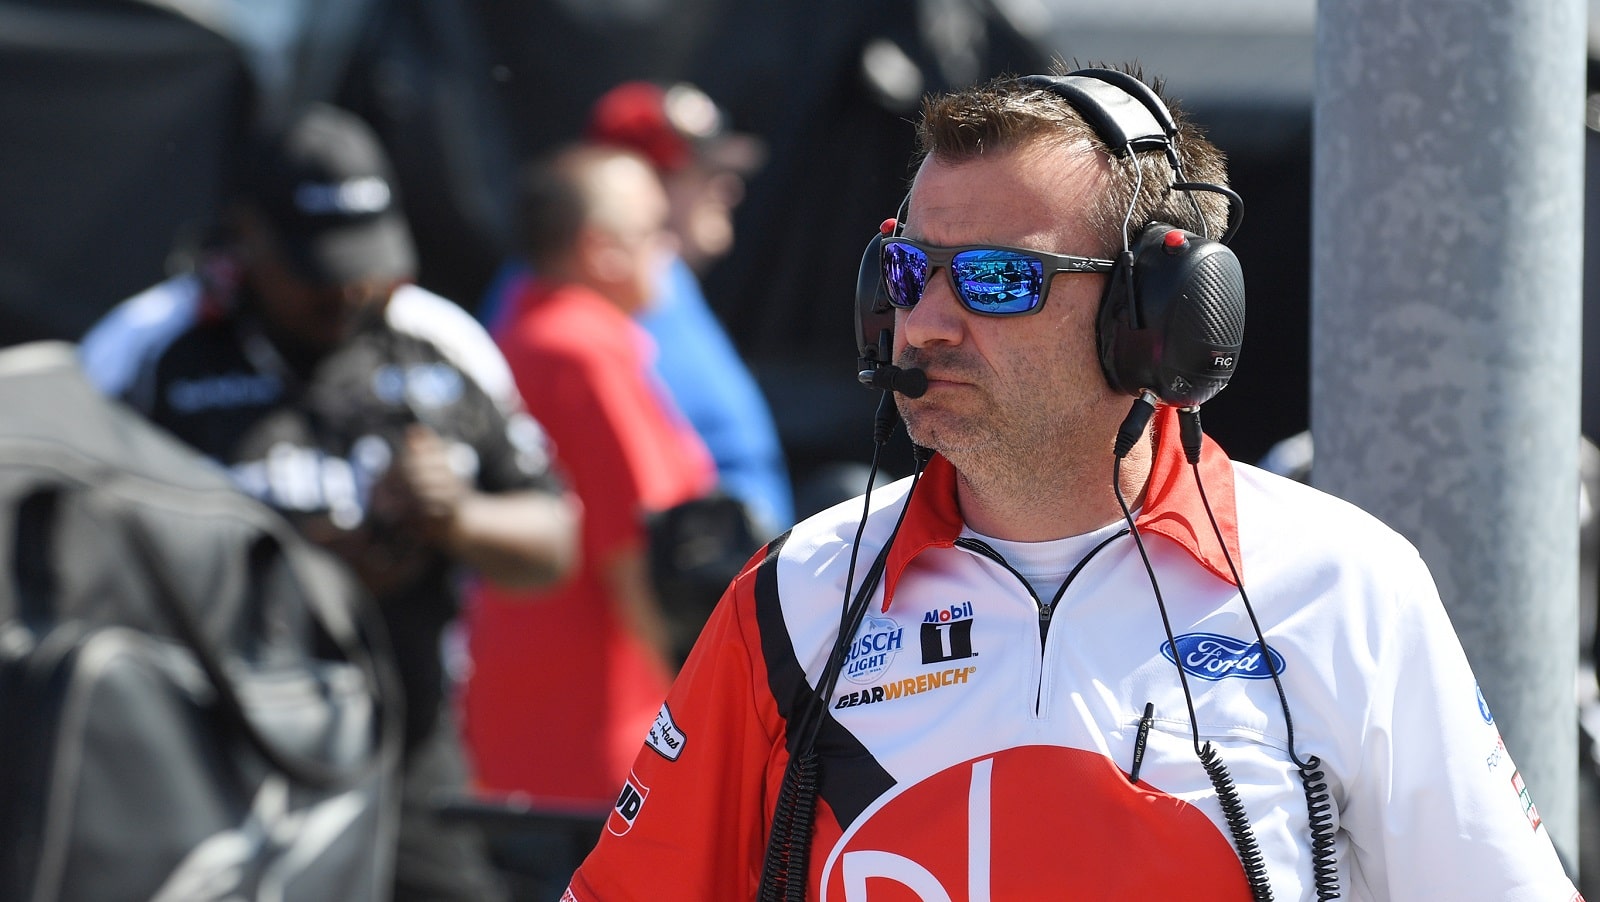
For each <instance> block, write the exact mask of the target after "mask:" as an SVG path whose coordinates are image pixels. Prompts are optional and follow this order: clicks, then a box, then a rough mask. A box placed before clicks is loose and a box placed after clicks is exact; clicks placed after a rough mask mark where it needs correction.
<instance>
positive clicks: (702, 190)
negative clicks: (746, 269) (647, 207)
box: [663, 163, 745, 272]
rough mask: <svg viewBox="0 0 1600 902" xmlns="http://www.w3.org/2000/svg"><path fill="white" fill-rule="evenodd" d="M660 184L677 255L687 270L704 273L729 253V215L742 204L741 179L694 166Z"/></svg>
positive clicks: (735, 175) (672, 174)
mask: <svg viewBox="0 0 1600 902" xmlns="http://www.w3.org/2000/svg"><path fill="white" fill-rule="evenodd" d="M663 181H664V183H665V184H666V188H667V197H668V198H669V199H670V201H671V207H672V217H671V225H672V231H673V232H674V233H675V234H676V235H677V236H678V245H679V247H678V252H679V254H680V255H682V257H683V259H684V262H685V263H688V264H689V266H690V268H692V269H694V270H695V271H696V272H704V271H705V270H706V269H707V268H709V267H710V266H711V264H713V263H715V262H716V261H718V260H720V259H721V258H722V257H724V256H726V255H727V253H728V251H730V250H732V249H733V237H734V235H733V211H734V208H735V207H737V206H739V203H740V202H741V201H743V200H744V188H745V183H744V177H743V176H741V175H739V174H738V173H737V172H730V171H728V170H725V169H712V168H709V167H708V166H705V165H701V164H698V163H696V164H691V165H689V166H686V167H684V168H683V169H681V170H679V171H677V172H674V173H671V174H669V175H666V176H664V177H663Z"/></svg>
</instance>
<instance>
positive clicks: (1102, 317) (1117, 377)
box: [1094, 252, 1142, 396]
mask: <svg viewBox="0 0 1600 902" xmlns="http://www.w3.org/2000/svg"><path fill="white" fill-rule="evenodd" d="M1132 266H1133V255H1132V254H1129V253H1126V252H1124V253H1121V254H1118V255H1117V265H1116V266H1115V267H1113V268H1112V270H1111V272H1110V273H1108V274H1107V275H1106V287H1105V290H1104V291H1102V292H1101V293H1100V309H1099V312H1098V314H1097V315H1096V317H1095V330H1094V331H1095V343H1096V345H1098V347H1099V349H1100V371H1101V372H1102V373H1104V374H1105V377H1106V384H1107V385H1110V386H1111V390H1112V391H1115V392H1117V393H1119V394H1125V395H1135V396H1137V395H1138V394H1139V388H1138V385H1139V383H1140V382H1141V381H1142V380H1141V378H1140V376H1139V374H1138V373H1136V372H1127V371H1125V369H1124V367H1125V361H1126V360H1127V359H1128V357H1129V355H1128V353H1127V351H1126V349H1125V345H1126V343H1127V341H1126V339H1125V338H1124V335H1125V333H1126V332H1127V331H1128V329H1130V328H1131V325H1130V323H1129V319H1130V317H1132V315H1133V313H1134V311H1133V310H1132V309H1131V305H1132V304H1133V300H1134V298H1133V295H1132V293H1131V292H1129V290H1128V285H1129V282H1130V277H1131V276H1132Z"/></svg>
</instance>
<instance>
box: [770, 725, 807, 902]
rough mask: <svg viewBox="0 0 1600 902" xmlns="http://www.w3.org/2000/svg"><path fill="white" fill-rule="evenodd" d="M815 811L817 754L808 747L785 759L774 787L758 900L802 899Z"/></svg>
mask: <svg viewBox="0 0 1600 902" xmlns="http://www.w3.org/2000/svg"><path fill="white" fill-rule="evenodd" d="M816 811H817V753H816V751H815V750H811V749H808V750H806V751H805V752H804V753H803V754H801V755H798V756H796V757H794V758H791V759H789V767H788V768H787V769H786V770H785V771H784V773H783V787H782V788H781V789H779V790H778V805H777V810H776V811H774V812H773V815H772V832H771V833H770V835H769V836H768V838H767V855H766V860H765V861H764V862H762V866H761V893H760V895H759V897H758V898H759V899H760V900H761V902H803V900H804V899H805V897H806V861H807V859H808V858H810V851H811V825H812V823H813V821H814V820H815V819H816Z"/></svg>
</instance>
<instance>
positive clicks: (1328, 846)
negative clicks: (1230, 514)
mask: <svg viewBox="0 0 1600 902" xmlns="http://www.w3.org/2000/svg"><path fill="white" fill-rule="evenodd" d="M1178 428H1179V434H1180V435H1181V436H1182V442H1183V454H1184V457H1185V458H1187V459H1188V461H1189V468H1190V470H1191V471H1193V473H1194V484H1195V488H1196V489H1198V490H1199V492H1200V503H1201V505H1202V506H1204V507H1205V509H1206V517H1207V518H1208V519H1209V520H1210V521H1211V531H1212V532H1213V533H1214V534H1215V535H1216V537H1217V544H1218V546H1220V547H1221V548H1222V557H1223V559H1224V560H1226V561H1227V562H1228V572H1229V573H1230V574H1232V575H1233V583H1234V585H1236V586H1238V587H1239V600H1240V601H1242V602H1243V603H1244V610H1245V613H1246V614H1247V615H1248V616H1249V617H1250V626H1251V628H1252V629H1253V630H1255V634H1256V641H1257V642H1258V643H1260V647H1261V654H1262V656H1263V657H1265V658H1266V659H1267V672H1268V673H1269V674H1270V675H1271V676H1272V685H1273V687H1274V688H1276V689H1277V692H1278V706H1279V707H1280V708H1281V709H1282V710H1283V723H1284V733H1285V735H1286V737H1287V739H1288V745H1289V760H1290V761H1292V762H1294V765H1295V767H1296V768H1298V769H1299V771H1300V784H1301V787H1302V788H1303V789H1304V791H1305V796H1306V813H1307V819H1308V822H1309V829H1310V833H1311V873H1312V879H1313V881H1314V882H1315V884H1316V889H1317V900H1318V902H1327V900H1331V899H1338V898H1339V897H1340V895H1341V894H1340V891H1339V865H1338V862H1337V861H1336V860H1335V859H1334V834H1335V833H1336V832H1337V828H1336V827H1335V826H1334V823H1333V814H1332V809H1333V805H1332V804H1331V803H1330V802H1329V797H1330V795H1329V792H1328V783H1327V777H1326V774H1325V773H1324V772H1323V770H1322V769H1321V767H1322V760H1321V759H1320V758H1318V757H1317V756H1316V755H1312V756H1310V757H1309V758H1307V759H1305V760H1303V761H1302V760H1301V759H1300V756H1299V754H1297V753H1296V752H1295V748H1294V716H1293V715H1291V714H1290V713H1289V696H1288V693H1287V692H1285V691H1284V688H1283V680H1281V679H1280V678H1279V677H1278V669H1277V668H1276V667H1273V666H1272V652H1271V650H1270V649H1268V647H1267V637H1266V635H1265V634H1264V633H1263V632H1262V630H1261V621H1260V620H1259V619H1257V617H1256V609H1255V605H1252V604H1251V603H1250V595H1249V593H1247V592H1246V591H1245V588H1244V580H1243V579H1241V578H1240V577H1239V568H1238V566H1237V565H1235V564H1234V561H1233V555H1232V554H1231V553H1230V552H1229V551H1228V543H1227V542H1226V541H1225V540H1224V539H1223V537H1222V527H1221V526H1220V525H1219V524H1218V523H1217V517H1216V514H1215V513H1213V512H1212V510H1211V499H1210V498H1208V497H1207V496H1206V486H1205V481H1204V480H1202V479H1201V478H1200V448H1201V437H1202V436H1203V435H1204V430H1203V428H1202V427H1201V425H1200V408H1198V407H1190V408H1183V409H1180V410H1179V411H1178Z"/></svg>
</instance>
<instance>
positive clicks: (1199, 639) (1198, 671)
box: [1161, 633, 1283, 680]
mask: <svg viewBox="0 0 1600 902" xmlns="http://www.w3.org/2000/svg"><path fill="white" fill-rule="evenodd" d="M1267 652H1268V654H1269V655H1270V656H1271V657H1270V658H1268V657H1267V656H1264V655H1262V653H1261V644H1260V643H1259V642H1244V641H1241V640H1239V639H1235V638H1233V637H1232V636H1219V635H1217V634H1215V633H1188V634H1186V635H1183V636H1179V637H1178V639H1177V648H1176V649H1174V648H1173V643H1171V642H1163V643H1162V644H1161V654H1162V655H1164V656H1166V659H1167V660H1168V661H1171V662H1173V663H1174V664H1177V665H1178V666H1179V667H1182V668H1183V669H1184V671H1185V672H1187V673H1191V674H1193V675H1195V676H1197V677H1199V678H1201V679H1203V680H1220V679H1222V678H1224V677H1243V678H1244V679H1247V680H1266V679H1271V677H1272V675H1273V674H1274V673H1283V655H1280V654H1278V653H1277V652H1275V651H1272V650H1271V649H1270V648H1269V649H1267ZM1269 660H1270V662H1271V663H1270V667H1269V664H1268V662H1269Z"/></svg>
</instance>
